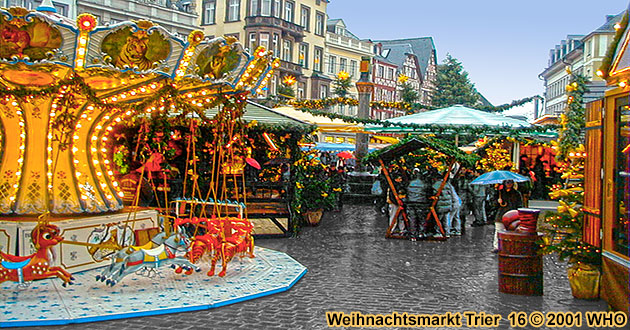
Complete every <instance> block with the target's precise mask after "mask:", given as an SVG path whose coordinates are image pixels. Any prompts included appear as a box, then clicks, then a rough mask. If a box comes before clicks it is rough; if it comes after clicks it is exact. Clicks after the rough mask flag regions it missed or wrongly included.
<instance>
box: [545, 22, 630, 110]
mask: <svg viewBox="0 0 630 330" xmlns="http://www.w3.org/2000/svg"><path fill="white" fill-rule="evenodd" d="M622 16H623V13H621V14H618V15H608V16H606V22H605V23H604V24H603V25H602V26H600V27H599V28H597V29H596V30H594V31H593V32H591V33H589V34H587V35H568V36H567V38H566V39H565V40H562V41H561V42H560V43H559V44H558V45H556V46H555V47H554V48H553V49H552V50H550V51H549V62H548V66H547V68H546V69H545V70H544V71H543V72H542V73H541V74H540V77H541V78H542V79H544V81H545V95H544V97H545V106H544V109H543V111H541V112H540V113H539V114H538V117H539V118H540V117H543V116H559V115H560V114H562V113H563V112H564V110H565V107H566V101H567V95H566V86H567V85H568V84H569V82H570V79H571V77H570V74H569V73H567V71H566V69H567V67H568V68H570V69H571V71H572V72H575V73H580V74H583V75H584V76H586V78H587V79H588V81H589V83H588V85H587V88H588V91H587V93H585V95H584V102H585V103H588V102H591V101H594V100H597V99H600V98H602V97H604V92H605V91H606V89H607V88H606V82H605V81H604V80H603V79H601V78H600V77H598V76H597V70H598V69H599V67H600V66H601V64H602V61H603V60H604V57H605V56H606V52H607V51H608V46H609V45H610V43H611V42H612V40H613V38H614V35H615V24H617V23H619V22H620V21H621V18H622Z"/></svg>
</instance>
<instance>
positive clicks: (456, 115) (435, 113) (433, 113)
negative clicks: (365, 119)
mask: <svg viewBox="0 0 630 330" xmlns="http://www.w3.org/2000/svg"><path fill="white" fill-rule="evenodd" d="M386 121H388V122H390V123H393V124H394V125H392V126H389V127H381V126H372V127H367V128H366V130H367V131H376V132H409V131H414V128H412V127H397V126H396V125H395V124H397V123H400V124H417V125H444V126H464V125H472V126H490V127H505V128H507V129H509V128H519V127H531V124H529V123H528V122H526V121H524V120H520V119H516V118H511V117H507V116H503V115H500V114H496V113H490V112H485V111H480V110H476V109H471V108H468V107H465V106H463V105H454V106H450V107H447V108H442V109H437V110H430V111H425V112H420V113H416V114H413V115H408V116H402V117H395V118H390V119H387V120H386Z"/></svg>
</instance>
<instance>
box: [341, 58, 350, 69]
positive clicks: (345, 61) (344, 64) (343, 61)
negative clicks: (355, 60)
mask: <svg viewBox="0 0 630 330" xmlns="http://www.w3.org/2000/svg"><path fill="white" fill-rule="evenodd" d="M347 66H348V59H347V58H340V59H339V71H345V72H348V68H347Z"/></svg>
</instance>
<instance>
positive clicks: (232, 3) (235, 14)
mask: <svg viewBox="0 0 630 330" xmlns="http://www.w3.org/2000/svg"><path fill="white" fill-rule="evenodd" d="M227 1H228V6H227V13H226V21H227V22H234V21H238V20H239V19H241V0H227Z"/></svg>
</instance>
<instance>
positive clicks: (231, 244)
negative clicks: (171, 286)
mask: <svg viewBox="0 0 630 330" xmlns="http://www.w3.org/2000/svg"><path fill="white" fill-rule="evenodd" d="M202 221H203V220H201V221H197V223H199V222H202ZM203 222H205V223H206V225H205V229H206V233H205V234H204V235H199V236H195V237H194V239H193V244H192V247H191V249H190V254H189V257H190V261H191V262H193V263H197V262H198V261H199V259H201V257H202V256H203V255H204V254H206V253H207V254H209V255H211V256H212V259H211V263H210V270H209V271H208V273H207V274H208V276H213V275H214V271H215V268H216V264H217V261H218V260H219V259H221V267H222V269H221V272H220V273H219V276H220V277H223V276H225V274H226V272H227V265H228V263H229V262H230V261H231V260H232V259H233V258H234V257H235V256H238V257H240V258H243V257H245V256H246V255H247V256H249V257H250V258H254V238H253V237H252V235H251V232H252V229H253V226H252V224H251V223H250V222H249V221H248V220H245V219H238V218H228V219H216V218H214V219H205V221H203Z"/></svg>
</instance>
